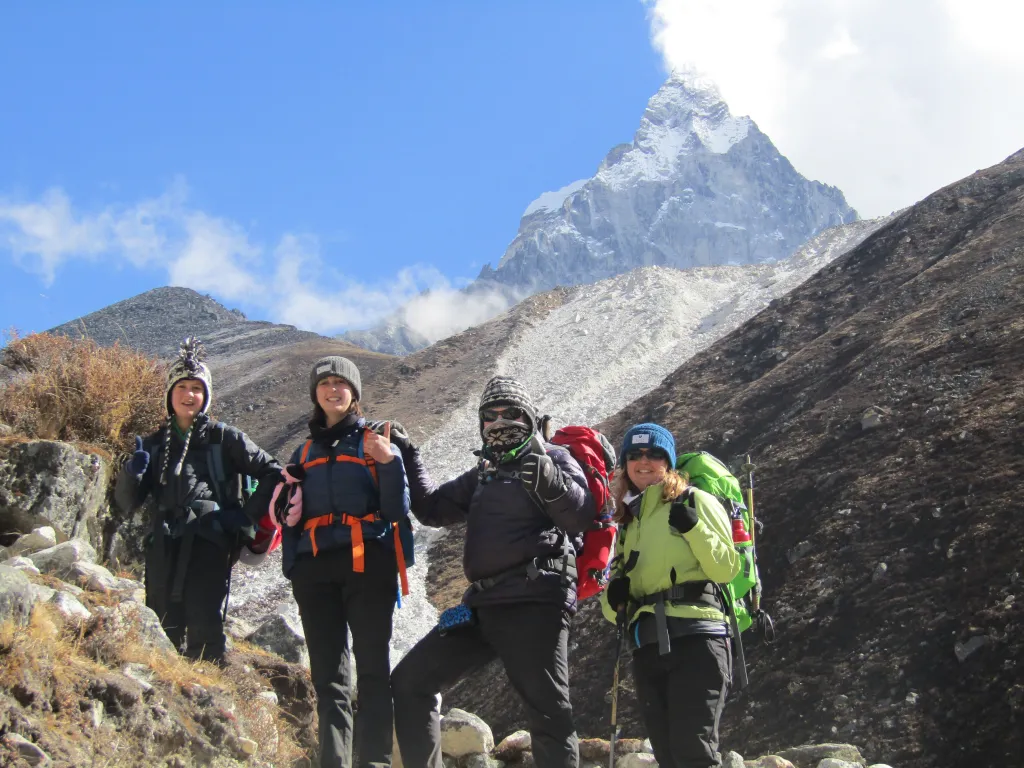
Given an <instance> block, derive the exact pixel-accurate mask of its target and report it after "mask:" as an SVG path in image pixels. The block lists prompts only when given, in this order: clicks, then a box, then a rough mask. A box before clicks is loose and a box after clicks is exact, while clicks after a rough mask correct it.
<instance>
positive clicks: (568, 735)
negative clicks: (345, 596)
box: [391, 603, 579, 768]
mask: <svg viewBox="0 0 1024 768" xmlns="http://www.w3.org/2000/svg"><path fill="white" fill-rule="evenodd" d="M476 613H477V624H476V625H473V626H469V627H460V628H457V629H452V630H450V631H449V632H448V633H447V634H445V635H442V634H440V632H439V631H438V629H437V628H436V627H435V628H434V629H433V630H431V631H430V632H429V633H428V634H427V635H426V637H424V638H423V639H422V640H420V641H419V642H418V643H417V644H416V646H415V647H414V648H413V649H412V650H411V651H409V653H408V654H407V655H406V656H405V658H404V659H402V661H401V663H400V664H399V665H398V666H397V667H396V668H395V671H394V673H393V674H392V676H391V688H392V690H393V691H394V695H395V733H396V735H397V737H398V746H399V749H400V751H401V753H402V764H403V765H406V766H408V767H409V768H441V716H440V713H439V712H438V711H437V708H436V707H437V699H436V696H437V694H438V693H440V692H441V689H442V688H446V687H447V686H450V685H452V684H453V683H455V682H456V681H457V680H459V679H460V678H461V677H463V676H464V675H466V674H467V673H469V672H472V671H473V670H476V669H479V668H480V667H482V666H484V665H485V664H487V663H488V662H490V661H492V660H493V659H495V658H498V659H501V662H502V664H503V665H504V666H505V673H506V674H507V675H508V679H509V682H511V683H512V687H513V688H515V689H516V692H517V693H518V694H519V696H520V698H521V699H522V700H523V703H524V704H525V707H526V713H527V720H528V723H527V724H528V726H529V729H530V736H531V738H532V740H533V760H534V764H535V765H536V766H537V768H577V766H578V765H579V748H578V744H577V740H576V729H575V727H574V726H573V720H572V705H571V704H570V703H569V661H568V638H569V615H568V614H567V613H566V612H565V609H564V608H563V607H562V606H560V605H547V604H543V603H514V604H509V605H491V606H483V607H481V608H478V609H477V612H476Z"/></svg>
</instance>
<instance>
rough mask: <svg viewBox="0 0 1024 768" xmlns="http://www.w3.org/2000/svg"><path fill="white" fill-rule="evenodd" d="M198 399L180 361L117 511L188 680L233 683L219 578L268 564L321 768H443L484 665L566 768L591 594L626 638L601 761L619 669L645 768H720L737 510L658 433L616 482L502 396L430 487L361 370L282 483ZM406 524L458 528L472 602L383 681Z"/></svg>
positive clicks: (271, 463) (328, 407) (345, 372)
mask: <svg viewBox="0 0 1024 768" xmlns="http://www.w3.org/2000/svg"><path fill="white" fill-rule="evenodd" d="M212 394H213V381H212V374H211V372H210V369H209V367H208V366H207V365H206V363H205V362H203V349H202V345H201V343H200V342H198V340H196V339H194V338H192V337H190V338H189V339H186V341H185V342H184V343H183V344H182V348H181V352H180V354H179V357H178V359H177V360H176V361H175V362H174V363H173V365H172V366H171V367H170V369H169V371H168V375H167V387H166V391H165V392H164V398H165V403H166V410H167V420H166V422H165V423H164V424H163V425H162V426H161V427H160V429H158V430H157V431H156V432H155V433H154V434H152V435H150V436H147V437H138V438H136V445H135V450H134V452H133V453H132V455H131V456H130V457H129V458H128V459H127V461H126V462H125V463H124V465H123V467H122V469H121V472H120V474H119V476H118V480H117V487H116V491H115V498H116V501H117V503H118V505H119V506H120V507H121V508H122V509H124V510H125V511H133V510H135V509H137V508H138V507H139V506H140V505H142V504H144V503H146V502H147V501H148V503H149V506H148V509H149V511H150V514H151V525H150V532H149V534H148V535H147V537H146V542H145V552H146V555H145V564H146V577H145V578H146V602H147V605H149V606H150V607H151V608H152V609H153V610H154V611H155V612H156V613H157V615H158V616H159V617H160V620H161V622H162V624H163V626H164V629H165V630H166V632H167V635H168V637H169V638H170V639H171V641H172V642H173V643H174V644H175V646H176V647H178V648H179V649H183V652H184V653H185V654H186V655H187V656H188V657H190V658H193V659H197V660H198V659H205V660H209V661H213V662H216V663H223V662H224V656H225V635H224V619H225V616H226V610H227V608H226V604H227V599H228V592H229V585H230V575H231V570H232V567H233V565H234V563H235V562H236V561H237V560H238V559H240V558H241V559H243V560H245V561H247V562H257V561H259V560H260V559H261V558H262V557H265V555H266V553H267V552H269V551H270V550H272V549H275V548H276V547H278V546H279V545H280V548H281V560H282V567H283V570H284V575H285V576H286V577H287V578H288V579H289V580H290V581H291V585H292V591H293V595H294V597H295V601H296V604H297V605H298V610H299V614H300V617H301V620H302V627H303V631H304V634H305V640H306V645H307V647H308V651H309V659H310V674H311V677H312V681H313V685H314V688H315V691H316V696H317V701H318V704H317V709H318V715H319V743H320V754H319V760H320V765H321V766H322V768H333V767H334V766H351V765H359V766H372V767H374V768H380V767H382V766H390V765H391V764H392V744H393V738H394V739H396V740H397V744H398V747H399V751H400V753H401V758H402V763H403V764H404V765H405V766H406V767H407V768H420V767H421V766H422V767H423V768H441V766H442V756H441V729H440V720H441V715H440V711H439V706H438V702H439V694H440V692H441V691H442V690H443V689H445V688H447V687H448V686H450V685H452V684H454V683H455V682H457V681H458V680H459V679H461V678H462V677H464V676H466V675H467V674H469V673H470V672H472V671H474V670H477V669H479V668H480V667H482V666H483V665H485V664H487V663H489V662H491V661H492V660H495V659H498V660H500V661H501V664H502V666H503V667H504V670H505V673H506V675H507V677H508V680H509V682H510V683H511V685H512V687H513V689H514V690H515V691H516V693H517V694H518V696H519V697H520V699H521V700H522V704H523V707H524V710H525V713H526V718H527V724H528V727H529V731H530V734H531V740H532V745H531V749H532V752H533V759H534V763H535V764H536V765H537V766H539V768H549V767H550V768H555V767H556V766H557V767H559V768H562V767H565V768H569V767H572V768H575V766H578V765H579V750H578V743H577V736H576V729H575V726H574V723H573V715H572V706H571V703H570V680H569V659H568V655H569V654H568V649H569V638H570V627H571V623H572V619H573V616H574V614H575V613H576V610H577V605H578V603H579V601H580V600H583V599H586V598H590V597H592V596H594V595H597V594H599V595H600V598H599V599H600V603H601V609H602V611H603V613H604V615H605V617H606V618H607V619H608V620H609V621H610V622H612V623H613V624H614V625H615V627H616V630H617V635H616V637H617V640H618V650H617V652H616V659H615V682H614V684H613V690H612V722H613V743H614V738H615V735H617V734H616V733H615V732H614V729H615V725H614V724H615V722H616V713H615V709H616V703H617V698H618V675H619V660H620V659H619V657H620V655H621V653H622V651H623V648H624V647H626V646H627V645H628V646H629V647H631V648H632V649H633V654H632V664H633V676H634V680H635V688H636V696H637V700H638V704H639V707H640V712H641V716H642V719H643V723H644V725H645V728H646V731H647V735H648V737H649V738H650V741H651V745H652V747H653V751H654V753H655V758H656V759H657V761H658V764H659V765H661V766H678V767H680V768H682V767H684V766H685V767H686V768H698V767H699V768H706V767H710V766H717V765H720V764H721V758H720V755H719V751H718V742H719V736H718V728H719V721H720V718H721V715H722V711H723V708H724V705H725V698H726V694H727V692H728V690H729V687H730V685H732V684H733V681H734V677H735V678H736V680H737V682H740V683H741V682H742V679H743V675H744V674H745V672H744V670H742V669H741V667H742V654H741V653H738V651H739V650H740V649H739V647H737V646H738V645H739V640H740V633H741V632H742V630H743V629H745V628H746V627H747V626H749V625H750V624H751V623H752V622H754V621H756V620H757V621H763V619H762V617H761V614H760V611H759V610H758V606H757V599H758V597H759V594H758V593H759V585H758V584H757V574H756V566H755V563H754V553H753V540H752V536H753V533H754V527H755V525H754V520H753V518H752V513H753V498H752V491H751V492H750V496H749V497H748V499H746V500H744V499H743V496H742V494H741V492H740V489H739V484H738V483H737V482H736V481H735V478H733V477H732V475H730V474H729V472H728V470H727V469H725V467H724V466H722V465H721V464H720V463H718V462H717V461H716V460H715V459H714V458H713V457H710V456H709V455H707V454H685V455H681V456H679V457H678V458H677V455H676V447H675V441H674V439H673V437H672V435H671V433H670V432H669V431H668V430H666V429H665V428H664V427H662V426H659V425H657V424H652V423H644V424H637V425H634V426H633V427H631V428H630V429H629V430H628V431H627V432H626V434H625V436H624V438H623V441H622V444H621V450H620V451H619V452H618V458H617V459H616V457H615V451H614V450H613V448H612V446H611V445H610V444H609V443H608V442H607V440H605V439H604V438H603V436H601V435H600V433H598V432H595V431H594V430H591V429H589V428H587V427H574V426H570V427H564V428H562V429H560V430H558V431H557V432H555V433H554V434H553V435H550V434H548V433H549V432H550V424H549V420H548V419H547V417H542V416H540V415H539V414H538V413H537V410H536V408H535V406H534V402H533V400H532V398H531V397H530V394H529V393H528V392H527V390H526V389H525V388H524V386H523V385H522V384H521V383H520V382H519V381H517V380H516V379H514V378H511V377H508V376H496V377H494V378H492V379H491V380H490V381H489V382H488V383H487V385H486V387H485V388H484V391H483V394H482V395H481V398H480V403H479V410H478V416H479V419H478V429H479V439H480V447H479V449H478V450H476V451H475V452H474V453H475V454H476V456H475V458H474V460H473V461H472V463H471V464H470V463H467V469H466V471H465V472H463V473H462V474H461V475H459V476H457V477H455V478H454V479H452V480H449V481H447V482H445V483H442V484H440V485H438V484H437V483H436V482H435V481H434V480H433V478H431V477H430V475H429V473H428V472H427V469H426V467H425V464H424V461H423V457H422V456H421V454H420V451H419V449H418V447H417V446H416V445H414V444H413V442H412V440H411V439H410V438H409V436H408V434H407V433H406V432H405V430H404V429H403V428H402V427H401V425H400V424H398V423H397V422H371V421H367V419H366V417H365V416H364V414H363V412H362V407H361V405H360V401H361V399H362V395H363V390H362V382H361V378H360V375H359V370H358V369H357V367H356V366H355V364H354V363H352V362H351V361H350V360H348V359H346V358H343V357H336V356H332V357H324V358H322V359H320V360H318V361H316V363H315V364H314V365H313V368H312V370H311V373H310V379H309V397H310V399H311V400H312V406H313V412H312V417H311V419H310V421H309V436H308V438H307V439H306V440H305V441H304V442H303V443H302V444H300V445H298V446H296V447H295V449H294V451H293V452H292V454H291V457H290V460H289V462H288V464H287V465H285V466H281V465H280V464H279V463H278V462H277V461H275V460H274V458H273V457H271V456H270V455H269V454H268V453H266V452H265V451H263V450H261V449H260V448H259V447H258V446H257V445H255V444H254V443H253V442H252V441H251V440H250V439H249V438H248V437H247V436H246V435H245V434H244V433H243V432H241V431H240V430H238V429H236V428H235V427H232V426H228V425H224V424H221V423H218V422H215V421H213V420H212V419H211V418H210V416H209V411H210V405H211V399H212ZM677 467H678V470H677ZM697 486H701V487H697ZM702 487H703V488H705V489H706V490H703V489H702ZM709 491H710V492H709ZM410 517H415V518H416V519H417V520H418V521H419V522H420V523H422V524H424V525H429V526H449V525H454V524H456V523H465V524H466V528H465V530H466V534H465V535H466V538H465V549H464V555H463V567H464V571H465V575H466V579H467V580H468V582H469V587H468V589H467V590H466V592H465V594H464V596H463V599H462V602H461V604H460V605H458V606H455V607H452V608H449V609H448V610H446V611H444V612H443V613H442V614H441V617H440V621H439V622H438V625H437V626H436V627H435V628H434V629H433V630H431V631H430V632H429V633H428V634H427V635H426V636H425V637H423V638H422V639H421V640H420V641H419V642H418V643H417V644H416V645H415V647H413V648H412V650H410V651H409V652H408V654H406V656H405V657H404V658H403V659H402V661H401V662H400V663H399V664H398V666H397V667H396V668H395V669H394V670H391V669H390V662H389V650H390V641H391V632H392V620H393V614H394V610H395V607H396V604H399V603H400V601H401V596H402V595H403V594H407V593H408V582H407V579H406V569H407V568H408V567H409V566H411V565H412V564H413V554H414V553H413V537H412V524H411V520H410ZM613 554H614V557H613ZM222 609H223V610H222ZM349 632H351V636H352V641H351V648H350V646H349ZM610 639H611V636H610V635H609V640H610ZM352 655H354V656H355V666H356V676H357V677H358V680H359V685H358V691H357V692H354V691H353V688H354V686H353V679H352V678H353V676H352V670H351V656H352ZM736 659H739V661H737V662H736V663H735V664H734V660H736Z"/></svg>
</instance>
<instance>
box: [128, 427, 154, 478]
mask: <svg viewBox="0 0 1024 768" xmlns="http://www.w3.org/2000/svg"><path fill="white" fill-rule="evenodd" d="M148 466H149V452H148V451H146V450H144V449H143V448H142V438H141V437H139V436H138V435H136V436H135V452H134V453H133V454H132V457H131V458H130V459H128V471H129V472H131V473H132V474H133V475H141V474H142V473H143V472H145V471H146V468H147V467H148Z"/></svg>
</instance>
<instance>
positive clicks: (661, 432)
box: [619, 424, 676, 469]
mask: <svg viewBox="0 0 1024 768" xmlns="http://www.w3.org/2000/svg"><path fill="white" fill-rule="evenodd" d="M633 448H661V450H663V451H664V452H665V453H667V454H668V466H669V469H671V468H672V467H674V466H675V465H676V441H675V438H673V437H672V433H671V432H669V431H668V430H667V429H665V428H664V427H662V426H660V425H658V424H637V425H635V426H632V427H630V428H629V431H628V432H627V433H626V436H625V437H624V438H622V450H621V451H619V466H620V467H624V466H625V465H626V453H627V452H628V451H630V450H631V449H633Z"/></svg>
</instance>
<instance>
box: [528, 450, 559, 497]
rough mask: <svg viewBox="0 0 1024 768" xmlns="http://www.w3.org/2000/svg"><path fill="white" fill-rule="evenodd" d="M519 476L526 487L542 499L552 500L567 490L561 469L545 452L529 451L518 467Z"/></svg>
mask: <svg viewBox="0 0 1024 768" xmlns="http://www.w3.org/2000/svg"><path fill="white" fill-rule="evenodd" d="M519 477H520V478H522V480H523V483H524V484H525V485H526V487H527V489H529V490H532V491H533V492H534V493H536V494H537V495H538V496H539V497H540V498H541V499H542V500H543V501H554V500H555V499H558V498H560V497H561V496H563V495H564V494H565V492H566V491H567V490H568V488H566V486H565V478H564V477H563V475H562V470H560V469H559V468H558V467H556V466H555V462H553V461H552V460H551V457H550V456H548V455H547V454H546V453H531V454H529V455H528V456H527V457H526V458H525V459H523V463H522V465H521V466H520V469H519Z"/></svg>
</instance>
